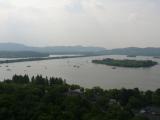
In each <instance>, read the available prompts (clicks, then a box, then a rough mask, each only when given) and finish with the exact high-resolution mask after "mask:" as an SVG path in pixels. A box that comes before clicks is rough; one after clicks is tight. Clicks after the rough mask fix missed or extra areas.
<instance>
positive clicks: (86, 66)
mask: <svg viewBox="0 0 160 120" xmlns="http://www.w3.org/2000/svg"><path fill="white" fill-rule="evenodd" d="M102 58H117V59H125V58H127V57H126V56H119V55H109V56H96V57H85V58H69V59H58V60H44V61H34V62H22V63H11V64H1V65H0V79H1V80H4V79H7V78H11V77H12V76H13V75H14V74H28V75H29V76H33V75H37V74H42V75H43V76H48V77H50V76H55V77H62V78H64V79H66V81H67V83H71V84H79V85H81V86H83V87H86V88H91V87H94V86H100V87H102V88H104V89H112V88H122V87H125V88H135V87H138V88H140V89H141V90H148V89H150V90H155V89H157V88H160V65H159V64H158V65H156V66H154V67H151V68H120V67H117V69H112V66H107V65H100V64H99V65H98V64H93V63H92V62H91V61H92V60H93V59H102ZM127 59H137V60H154V61H157V62H159V63H160V59H154V58H152V57H142V56H139V57H135V58H127ZM7 66H8V67H7ZM27 66H31V67H27ZM77 66H78V67H77Z"/></svg>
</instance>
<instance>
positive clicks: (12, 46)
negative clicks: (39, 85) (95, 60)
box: [0, 43, 160, 57]
mask: <svg viewBox="0 0 160 120" xmlns="http://www.w3.org/2000/svg"><path fill="white" fill-rule="evenodd" d="M23 54H24V56H26V57H27V56H29V57H32V56H36V57H41V56H48V55H49V54H86V55H133V56H160V48H154V47H147V48H138V47H128V48H118V49H112V50H107V49H105V48H103V47H84V46H53V47H31V46H26V45H23V44H17V43H0V57H4V56H5V57H7V56H10V57H12V56H14V57H16V56H18V55H19V56H23Z"/></svg>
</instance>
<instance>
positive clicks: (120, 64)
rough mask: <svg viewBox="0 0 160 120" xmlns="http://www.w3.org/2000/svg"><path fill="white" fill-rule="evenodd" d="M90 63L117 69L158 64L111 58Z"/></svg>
mask: <svg viewBox="0 0 160 120" xmlns="http://www.w3.org/2000/svg"><path fill="white" fill-rule="evenodd" d="M92 63H95V64H104V65H110V66H117V67H133V68H139V67H152V66H155V65H157V64H158V63H157V62H155V61H152V60H128V59H124V60H116V59H111V58H106V59H103V60H92Z"/></svg>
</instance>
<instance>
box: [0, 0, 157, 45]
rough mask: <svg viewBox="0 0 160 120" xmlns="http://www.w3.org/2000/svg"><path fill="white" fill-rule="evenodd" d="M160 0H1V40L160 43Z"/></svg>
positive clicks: (48, 43) (52, 42)
mask: <svg viewBox="0 0 160 120" xmlns="http://www.w3.org/2000/svg"><path fill="white" fill-rule="evenodd" d="M159 11H160V1H159V0H45V1H44V0H0V42H1V41H3V42H4V41H10V42H12V41H14V42H21V43H27V44H32V45H37V43H38V45H50V44H53V45H67V44H68V45H74V44H85V45H98V46H104V47H125V46H142V47H143V46H150V45H152V46H160V42H159V39H160V35H159V33H158V31H160V23H159V21H160V12H159Z"/></svg>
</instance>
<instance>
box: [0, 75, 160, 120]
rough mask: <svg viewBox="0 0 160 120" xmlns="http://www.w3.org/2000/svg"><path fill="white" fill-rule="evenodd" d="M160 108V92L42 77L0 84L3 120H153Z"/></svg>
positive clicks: (0, 109)
mask: <svg viewBox="0 0 160 120" xmlns="http://www.w3.org/2000/svg"><path fill="white" fill-rule="evenodd" d="M159 106H160V89H157V90H156V91H145V92H144V91H140V90H139V89H138V88H135V89H125V88H123V89H120V90H118V89H111V90H104V89H101V88H100V87H94V88H92V89H84V88H83V87H80V86H79V85H69V84H67V83H66V80H63V79H62V78H56V77H51V78H47V77H42V76H41V75H37V76H35V77H32V78H31V79H30V78H29V76H28V75H24V76H23V75H14V76H13V78H12V79H7V80H4V81H1V82H0V120H150V118H152V117H157V118H158V119H159V118H160V116H159V113H157V112H155V111H154V110H153V109H152V108H153V107H156V108H157V109H158V108H159ZM145 108H150V112H145ZM146 113H147V114H146ZM153 113H154V114H153Z"/></svg>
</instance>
